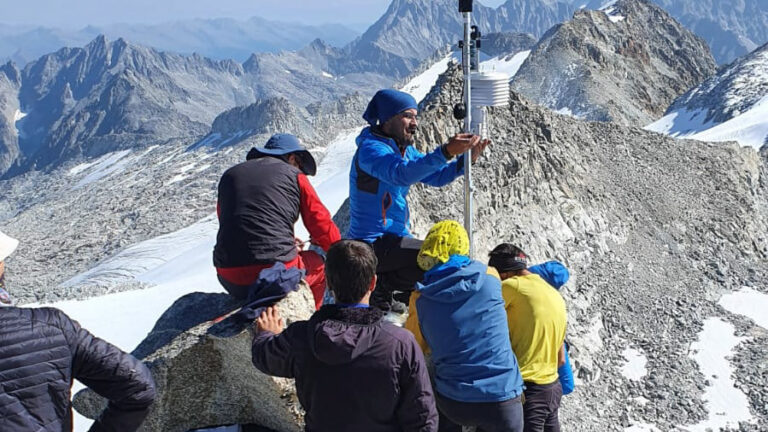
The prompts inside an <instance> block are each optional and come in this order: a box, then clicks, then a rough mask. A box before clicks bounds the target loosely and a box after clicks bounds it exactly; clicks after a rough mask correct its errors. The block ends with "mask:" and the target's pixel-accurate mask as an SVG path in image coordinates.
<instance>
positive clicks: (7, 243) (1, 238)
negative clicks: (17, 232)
mask: <svg viewBox="0 0 768 432" xmlns="http://www.w3.org/2000/svg"><path fill="white" fill-rule="evenodd" d="M18 245H19V241H18V240H16V239H15V238H12V237H8V236H7V235H5V234H3V233H2V232H0V261H5V259H6V258H8V257H9V256H10V255H11V254H12V253H13V251H15V250H16V247H17V246H18Z"/></svg>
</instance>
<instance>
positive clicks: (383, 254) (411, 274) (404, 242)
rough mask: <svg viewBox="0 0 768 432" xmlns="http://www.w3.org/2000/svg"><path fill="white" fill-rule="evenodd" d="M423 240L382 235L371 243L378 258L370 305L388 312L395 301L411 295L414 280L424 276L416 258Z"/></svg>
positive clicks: (405, 301) (414, 283)
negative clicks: (376, 278)
mask: <svg viewBox="0 0 768 432" xmlns="http://www.w3.org/2000/svg"><path fill="white" fill-rule="evenodd" d="M422 243H424V242H423V241H422V240H418V239H415V238H411V237H400V236H397V235H394V234H384V235H383V236H381V237H379V238H378V239H377V240H376V241H375V242H373V252H374V253H375V254H376V258H377V259H378V261H379V265H378V267H377V268H376V276H378V281H377V282H376V289H375V290H374V291H373V294H372V295H371V304H372V305H373V306H376V307H378V308H380V309H382V310H385V311H388V310H390V309H391V307H392V303H393V301H394V300H397V301H399V302H402V303H405V305H406V306H407V305H408V301H409V299H410V297H411V292H413V289H414V287H415V285H416V282H421V280H422V279H423V278H424V271H422V270H421V269H420V268H419V266H418V264H416V257H417V256H418V255H419V249H421V244H422Z"/></svg>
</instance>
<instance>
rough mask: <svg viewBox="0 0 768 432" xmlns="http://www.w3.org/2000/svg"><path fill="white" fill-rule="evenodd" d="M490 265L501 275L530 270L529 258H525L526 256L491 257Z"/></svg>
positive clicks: (499, 255) (500, 255) (504, 255)
mask: <svg viewBox="0 0 768 432" xmlns="http://www.w3.org/2000/svg"><path fill="white" fill-rule="evenodd" d="M488 265H489V266H491V267H494V268H495V269H496V270H498V271H499V273H506V272H512V271H518V270H525V269H527V268H528V257H527V256H525V255H524V254H519V255H507V254H498V255H491V258H490V259H489V260H488Z"/></svg>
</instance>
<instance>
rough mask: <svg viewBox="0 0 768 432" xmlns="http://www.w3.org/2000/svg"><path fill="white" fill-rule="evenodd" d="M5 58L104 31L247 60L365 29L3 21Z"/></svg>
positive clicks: (232, 22) (1, 52) (340, 40)
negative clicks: (74, 26) (71, 26)
mask: <svg viewBox="0 0 768 432" xmlns="http://www.w3.org/2000/svg"><path fill="white" fill-rule="evenodd" d="M0 28H2V29H0V62H2V63H5V62H6V61H7V60H12V61H13V62H15V63H16V64H17V65H20V67H24V65H26V64H27V63H28V62H30V61H32V60H35V59H37V58H38V57H40V56H42V55H45V54H47V53H50V52H53V51H57V50H59V49H60V48H62V47H79V46H83V45H86V44H87V43H88V42H89V41H91V40H93V39H94V38H96V37H97V36H99V35H105V36H107V37H108V38H109V39H112V40H114V39H120V38H123V39H126V40H129V41H132V42H134V43H137V44H140V45H146V46H149V47H152V48H155V49H157V50H159V51H170V52H174V53H178V54H192V53H197V54H199V55H201V56H204V57H208V58H212V59H216V60H228V59H234V60H236V61H239V62H242V61H245V60H246V59H247V58H248V56H250V55H251V54H252V53H254V52H278V51H282V50H297V49H300V48H302V47H304V46H305V45H306V44H308V43H309V42H311V41H312V40H313V39H316V38H321V39H323V40H326V41H328V42H330V43H332V44H334V45H336V46H343V45H345V44H347V43H349V42H350V41H352V40H353V39H354V38H355V37H357V36H359V33H358V32H356V31H354V30H352V29H350V28H347V27H345V26H344V25H342V24H326V25H319V26H310V25H305V24H299V23H290V22H280V21H271V20H266V19H263V18H259V17H251V18H249V19H247V20H238V19H232V18H215V19H191V20H180V21H173V22H166V23H162V24H112V25H107V26H87V27H84V28H82V29H79V30H63V29H57V28H47V27H28V26H9V25H6V24H0Z"/></svg>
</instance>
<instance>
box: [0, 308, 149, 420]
mask: <svg viewBox="0 0 768 432" xmlns="http://www.w3.org/2000/svg"><path fill="white" fill-rule="evenodd" d="M75 378H76V379H78V380H79V381H80V382H82V383H83V384H85V385H86V386H88V387H90V388H91V389H93V390H94V391H96V393H98V394H100V395H102V396H104V397H105V398H107V399H108V400H109V405H108V407H107V409H106V410H104V412H103V413H102V414H101V416H100V417H99V419H98V420H96V422H95V423H94V424H93V426H92V427H91V429H90V431H91V432H101V431H110V432H123V431H135V430H136V429H138V427H139V426H140V425H141V423H142V422H143V421H144V418H145V417H146V415H147V413H148V411H149V406H150V405H151V404H152V401H153V400H154V398H155V384H154V381H153V379H152V376H151V375H150V372H149V369H147V367H146V366H144V364H143V363H142V362H140V361H139V360H137V359H136V358H135V357H133V356H131V355H130V354H126V353H124V352H123V351H121V350H120V349H118V348H117V347H115V346H113V345H111V344H109V343H107V342H105V341H103V340H101V339H99V338H97V337H95V336H93V335H92V334H90V333H89V332H88V331H87V330H84V329H82V328H81V327H80V325H79V324H78V323H77V322H75V321H74V320H72V319H71V318H69V317H68V316H67V315H66V314H65V313H64V312H62V311H60V310H58V309H52V308H40V309H27V308H16V307H0V431H13V432H27V431H29V432H41V431H71V430H72V403H71V402H70V390H71V387H72V380H73V379H75Z"/></svg>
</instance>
